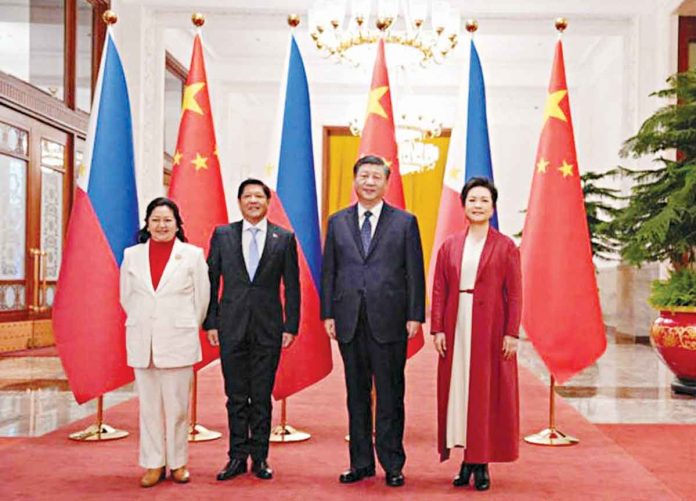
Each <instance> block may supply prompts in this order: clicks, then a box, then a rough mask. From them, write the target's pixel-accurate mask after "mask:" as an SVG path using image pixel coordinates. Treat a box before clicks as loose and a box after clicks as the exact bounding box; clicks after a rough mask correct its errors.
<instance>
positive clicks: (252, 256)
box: [247, 228, 261, 280]
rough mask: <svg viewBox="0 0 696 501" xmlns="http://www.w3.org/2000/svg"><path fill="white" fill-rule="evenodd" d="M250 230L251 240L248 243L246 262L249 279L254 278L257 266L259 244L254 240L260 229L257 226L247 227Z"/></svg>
mask: <svg viewBox="0 0 696 501" xmlns="http://www.w3.org/2000/svg"><path fill="white" fill-rule="evenodd" d="M249 231H250V232H251V242H250V243H249V262H248V263H247V271H248V272H249V280H254V275H256V268H258V267H259V258H260V256H259V244H258V242H256V234H257V233H258V232H259V231H261V230H260V229H259V228H249Z"/></svg>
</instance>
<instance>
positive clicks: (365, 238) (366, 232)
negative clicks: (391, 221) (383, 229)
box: [360, 210, 372, 254]
mask: <svg viewBox="0 0 696 501" xmlns="http://www.w3.org/2000/svg"><path fill="white" fill-rule="evenodd" d="M371 216H372V212H370V211H369V210H367V211H365V220H364V221H363V224H362V228H360V239H361V240H362V245H363V250H364V251H365V254H367V251H368V250H369V249H370V241H371V240H372V223H371V222H370V217H371Z"/></svg>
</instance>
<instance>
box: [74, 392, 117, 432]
mask: <svg viewBox="0 0 696 501" xmlns="http://www.w3.org/2000/svg"><path fill="white" fill-rule="evenodd" d="M127 436H128V432H127V431H125V430H118V429H116V428H114V427H112V426H109V425H108V424H105V423H104V395H99V397H97V422H96V423H94V424H91V425H89V426H88V427H87V428H85V429H84V430H82V431H76V432H75V433H71V434H70V435H68V438H69V439H70V440H75V441H77V442H106V441H107V440H118V439H119V438H125V437H127Z"/></svg>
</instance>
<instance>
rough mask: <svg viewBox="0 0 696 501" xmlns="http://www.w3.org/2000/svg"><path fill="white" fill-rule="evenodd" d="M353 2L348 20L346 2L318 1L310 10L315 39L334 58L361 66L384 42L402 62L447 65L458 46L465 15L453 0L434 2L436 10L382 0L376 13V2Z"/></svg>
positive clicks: (414, 1) (420, 3)
mask: <svg viewBox="0 0 696 501" xmlns="http://www.w3.org/2000/svg"><path fill="white" fill-rule="evenodd" d="M350 3H351V11H350V14H349V15H348V17H347V18H346V2H345V1H344V0H343V1H342V0H317V1H316V2H315V3H314V6H313V7H312V8H311V9H310V10H309V33H310V36H311V37H312V40H313V41H314V44H315V45H316V47H317V49H318V50H319V51H320V52H321V53H322V54H324V55H325V56H326V57H328V58H332V59H334V60H336V61H339V62H342V63H346V64H349V65H351V66H355V67H357V66H360V65H361V62H362V61H366V60H369V56H368V55H367V54H366V53H365V52H366V50H367V48H368V47H369V46H370V45H372V44H374V43H376V42H377V41H378V40H379V39H380V38H383V39H384V41H385V43H387V44H390V45H391V47H393V48H394V49H396V50H395V51H394V52H396V54H394V58H395V59H396V60H397V61H398V63H399V64H401V65H408V66H410V65H412V64H414V63H417V64H420V65H421V66H427V65H428V64H430V63H437V64H440V63H442V62H443V61H444V59H445V58H446V57H447V55H448V54H449V53H450V52H451V51H452V50H453V49H454V48H455V47H456V45H457V42H458V37H459V28H460V26H459V25H460V16H459V13H458V12H457V11H456V10H454V9H452V8H451V6H450V3H449V2H446V1H438V0H433V1H432V9H431V10H430V12H428V3H429V1H428V0H401V1H399V0H377V2H375V3H376V6H375V8H374V9H373V5H372V2H371V1H370V0H352V1H351V2H350ZM399 4H401V7H402V9H401V10H400V9H399ZM428 14H430V15H429V16H428ZM428 19H429V21H430V22H429V23H428ZM371 24H373V25H374V28H372V27H371Z"/></svg>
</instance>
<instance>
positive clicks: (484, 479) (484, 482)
mask: <svg viewBox="0 0 696 501" xmlns="http://www.w3.org/2000/svg"><path fill="white" fill-rule="evenodd" d="M474 487H476V490H477V491H487V490H488V489H490V487H491V477H490V475H489V474H488V465H487V464H478V465H476V468H474Z"/></svg>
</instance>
